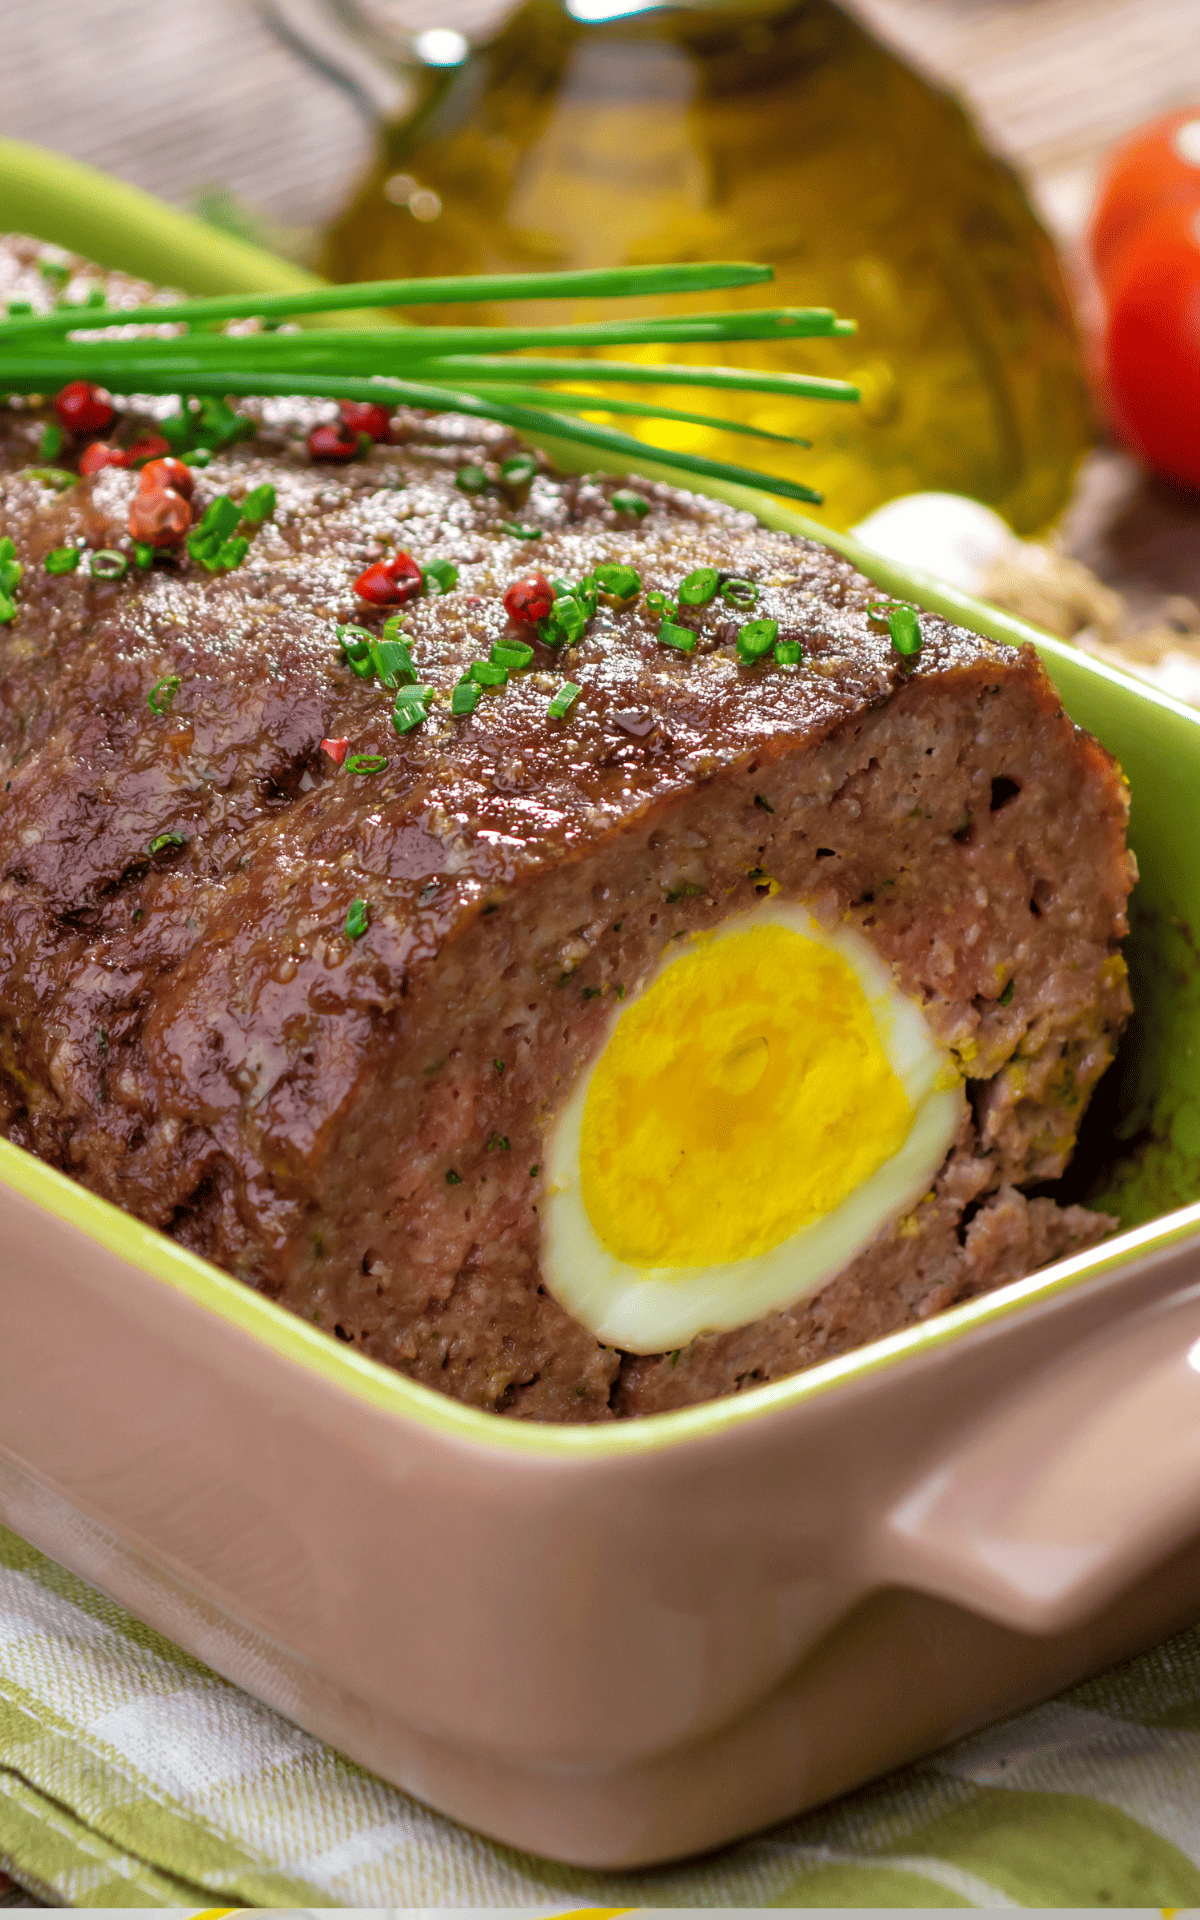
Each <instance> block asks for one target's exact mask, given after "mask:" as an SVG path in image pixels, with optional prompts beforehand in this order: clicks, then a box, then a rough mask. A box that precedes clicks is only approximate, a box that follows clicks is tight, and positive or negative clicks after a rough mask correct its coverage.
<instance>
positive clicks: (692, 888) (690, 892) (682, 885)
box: [667, 880, 704, 907]
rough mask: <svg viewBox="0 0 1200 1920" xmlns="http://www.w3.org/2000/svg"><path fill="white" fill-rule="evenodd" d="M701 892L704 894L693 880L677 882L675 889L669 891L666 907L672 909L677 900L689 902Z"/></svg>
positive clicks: (702, 889) (701, 888)
mask: <svg viewBox="0 0 1200 1920" xmlns="http://www.w3.org/2000/svg"><path fill="white" fill-rule="evenodd" d="M703 892H704V888H703V887H701V886H697V884H696V882H695V881H694V880H681V881H680V882H679V885H678V886H677V887H672V888H671V891H670V892H669V893H668V895H667V905H668V906H669V907H673V906H674V905H675V902H676V901H677V900H690V899H692V898H693V896H695V895H696V894H701V893H703Z"/></svg>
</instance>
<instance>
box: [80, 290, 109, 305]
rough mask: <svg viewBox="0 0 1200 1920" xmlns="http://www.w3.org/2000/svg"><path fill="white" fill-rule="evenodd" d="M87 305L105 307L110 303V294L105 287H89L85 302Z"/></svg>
mask: <svg viewBox="0 0 1200 1920" xmlns="http://www.w3.org/2000/svg"><path fill="white" fill-rule="evenodd" d="M83 304H84V306H85V307H104V306H107V305H108V296H107V294H106V293H105V291H104V288H103V287H89V288H88V290H87V297H86V299H85V300H84V302H83Z"/></svg>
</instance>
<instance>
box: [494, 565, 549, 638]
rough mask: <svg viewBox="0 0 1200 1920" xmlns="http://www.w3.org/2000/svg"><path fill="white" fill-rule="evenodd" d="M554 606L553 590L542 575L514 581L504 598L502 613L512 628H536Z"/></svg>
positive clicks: (533, 575) (534, 574) (535, 574)
mask: <svg viewBox="0 0 1200 1920" xmlns="http://www.w3.org/2000/svg"><path fill="white" fill-rule="evenodd" d="M553 605H554V588H553V587H552V586H551V585H550V582H549V581H548V580H547V578H546V576H545V574H544V573H531V574H530V575H529V576H528V578H527V579H525V580H514V581H513V583H512V585H511V587H510V588H509V589H508V592H507V593H506V594H505V596H504V611H505V613H506V614H507V615H508V617H509V619H510V620H511V621H512V622H513V624H514V626H518V627H536V625H537V623H538V621H539V620H544V619H545V618H546V615H547V614H548V613H549V611H550V609H551V607H552V606H553Z"/></svg>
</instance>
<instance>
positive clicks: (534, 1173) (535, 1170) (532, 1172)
mask: <svg viewBox="0 0 1200 1920" xmlns="http://www.w3.org/2000/svg"><path fill="white" fill-rule="evenodd" d="M540 1172H541V1168H540V1167H539V1166H538V1163H537V1161H536V1160H535V1161H534V1163H533V1165H532V1166H531V1167H530V1169H529V1178H530V1179H531V1180H536V1179H537V1177H538V1174H539V1173H540Z"/></svg>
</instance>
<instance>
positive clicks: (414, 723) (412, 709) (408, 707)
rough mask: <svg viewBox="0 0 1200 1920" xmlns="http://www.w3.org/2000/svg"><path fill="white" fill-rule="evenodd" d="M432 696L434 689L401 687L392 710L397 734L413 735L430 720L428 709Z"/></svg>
mask: <svg viewBox="0 0 1200 1920" xmlns="http://www.w3.org/2000/svg"><path fill="white" fill-rule="evenodd" d="M432 694H433V688H432V687H401V689H400V691H399V693H398V694H397V695H396V704H395V706H394V707H393V709H392V725H393V726H394V727H395V729H396V732H397V733H399V734H405V733H411V732H412V731H413V728H414V727H419V726H420V725H421V723H422V721H423V720H425V719H427V718H428V713H427V711H426V709H427V708H428V705H429V701H430V699H431V697H432Z"/></svg>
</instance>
